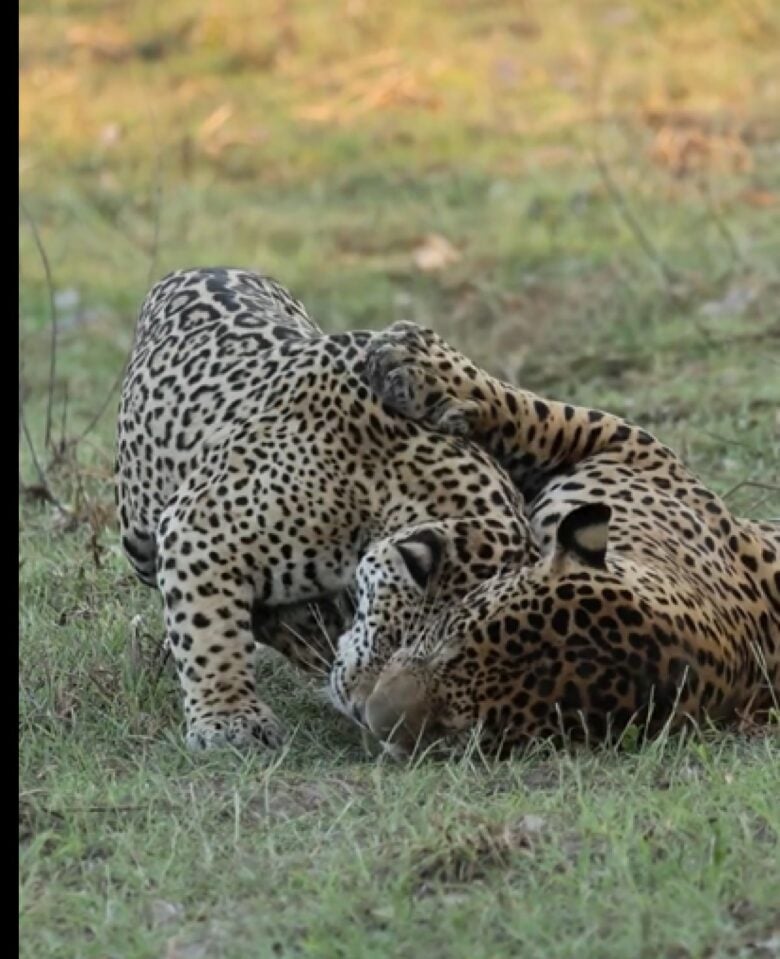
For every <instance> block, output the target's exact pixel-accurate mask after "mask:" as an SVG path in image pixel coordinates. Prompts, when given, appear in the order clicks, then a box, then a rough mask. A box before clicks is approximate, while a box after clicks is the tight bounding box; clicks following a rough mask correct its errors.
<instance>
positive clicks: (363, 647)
mask: <svg viewBox="0 0 780 959" xmlns="http://www.w3.org/2000/svg"><path fill="white" fill-rule="evenodd" d="M367 351H368V365H367V373H366V377H367V382H368V383H369V384H370V385H371V387H372V389H373V390H374V391H375V392H376V393H377V394H378V395H379V396H381V397H382V398H383V399H384V401H385V402H386V403H387V405H388V406H389V407H392V408H393V409H395V410H397V411H398V412H399V413H402V414H403V415H404V416H406V417H407V418H408V419H409V421H410V422H417V423H421V424H425V425H428V426H430V427H431V428H433V429H441V430H444V431H447V430H450V431H452V430H454V431H457V432H458V433H460V434H468V435H470V436H472V437H473V438H474V439H475V440H477V441H478V442H479V443H480V444H481V445H482V446H483V447H484V449H485V450H486V451H488V452H489V453H490V455H491V456H492V457H494V458H495V459H496V460H497V461H498V462H499V463H501V464H502V465H503V466H504V467H505V469H506V470H507V471H508V473H509V475H510V476H511V477H512V479H513V481H514V482H515V483H516V484H517V486H518V488H519V489H520V490H521V492H522V493H523V494H524V496H525V498H526V500H527V502H528V507H527V511H528V516H529V520H530V524H531V529H532V534H533V539H534V540H535V541H536V542H537V543H538V545H539V549H540V553H539V554H538V555H532V554H531V553H528V554H527V560H526V561H521V562H519V563H517V564H515V566H514V568H512V569H506V570H504V571H503V572H502V573H500V574H498V575H496V576H495V577H493V578H491V579H490V580H488V581H485V582H483V583H482V584H481V585H479V586H477V587H476V588H475V589H473V590H472V591H471V592H470V593H469V594H468V595H467V596H466V597H465V598H464V599H463V600H461V601H459V602H456V603H453V604H451V606H448V607H446V608H444V609H442V610H441V611H440V612H438V614H437V615H435V616H434V618H433V620H427V621H426V622H425V624H424V628H420V629H419V630H418V633H417V635H412V636H407V637H406V640H405V643H404V645H403V647H402V648H400V649H399V650H398V651H397V652H396V653H395V654H394V655H393V656H392V657H391V658H390V660H389V661H387V656H386V650H385V648H384V647H383V645H382V643H381V639H382V637H381V634H379V633H378V632H377V630H376V629H374V628H373V624H372V622H371V619H370V615H369V613H368V611H369V610H370V606H371V597H372V595H373V594H375V593H376V591H377V590H378V589H380V588H381V587H382V585H383V584H385V583H388V582H392V581H393V580H394V579H395V578H397V571H396V569H395V567H394V565H393V562H392V555H391V552H390V551H389V550H388V549H387V548H386V545H385V544H383V543H378V544H375V546H374V548H373V549H372V550H371V551H370V552H369V553H368V554H367V556H366V557H365V558H364V559H363V561H362V563H361V564H360V566H359V569H358V575H357V584H358V585H357V605H358V614H357V617H356V620H355V624H354V626H353V628H352V629H351V630H350V631H348V632H347V633H345V634H344V636H343V637H342V638H341V641H340V644H339V657H338V659H337V661H336V662H335V664H334V666H333V669H332V672H331V677H330V691H331V698H332V699H333V701H334V703H335V704H336V706H337V707H338V708H340V709H342V710H343V711H345V712H347V713H348V714H351V715H354V716H359V717H362V719H363V721H364V722H365V723H366V724H367V725H368V726H369V728H370V729H371V730H372V731H373V732H374V733H375V734H376V735H377V736H378V737H379V738H380V739H381V740H384V741H385V742H388V743H389V744H390V747H391V751H396V752H408V751H409V750H410V749H411V748H413V746H414V745H415V744H416V743H425V742H427V741H428V740H430V739H432V738H435V737H447V736H454V737H455V738H456V739H457V738H458V737H457V735H456V734H459V733H460V734H461V738H462V737H463V734H464V733H465V732H466V731H468V730H473V729H475V728H478V727H479V728H481V729H482V737H483V743H484V744H485V745H486V746H487V747H490V748H492V747H495V748H497V749H500V748H501V747H502V746H503V747H511V746H514V745H516V744H523V743H527V742H528V741H530V740H531V739H534V738H537V737H553V738H556V737H557V738H560V737H570V738H575V739H577V738H579V739H586V740H591V741H592V740H597V739H602V738H604V737H609V736H612V735H619V734H620V733H621V731H623V730H625V729H626V728H627V727H628V726H629V725H631V724H636V725H637V726H640V727H644V729H645V730H646V731H647V732H648V733H650V734H652V733H653V732H656V731H658V730H659V729H660V728H662V727H663V726H664V725H667V724H668V725H669V726H670V727H671V726H673V725H674V724H676V723H679V722H682V721H684V717H686V716H687V717H690V718H692V719H693V720H695V721H698V722H702V721H704V720H706V719H708V718H709V719H712V720H717V719H720V718H728V717H733V716H734V715H735V714H736V713H737V712H738V711H739V710H743V709H747V708H749V707H751V706H758V705H764V706H767V705H771V704H772V703H774V705H775V706H777V703H778V700H780V525H777V524H772V523H757V522H751V521H750V520H746V519H738V518H736V517H734V516H732V515H731V513H730V512H729V510H728V508H727V507H726V505H725V504H724V503H723V501H722V500H721V499H720V498H719V497H718V496H717V495H715V493H713V492H712V491H710V490H708V489H706V488H705V487H704V486H703V485H702V484H701V483H700V482H699V481H698V480H697V479H696V478H695V477H694V476H693V475H692V474H691V473H690V472H689V471H688V470H687V469H686V467H685V466H684V465H683V464H682V462H681V461H680V460H679V459H678V457H677V456H676V455H675V454H674V453H673V452H672V451H671V450H670V449H668V448H667V447H666V446H663V445H662V444H661V443H660V442H659V441H658V440H657V439H655V437H653V436H651V435H650V434H649V433H647V432H646V431H645V430H643V429H640V428H638V427H636V426H632V425H630V424H629V423H627V422H625V421H623V420H622V419H619V418H618V417H616V416H612V415H610V414H608V413H604V412H601V411H598V410H593V409H585V408H581V407H576V406H571V405H568V404H566V403H558V402H552V401H550V400H547V399H542V398H540V397H538V396H535V395H533V394H532V393H529V392H527V391H525V390H521V389H516V388H514V387H512V386H509V385H507V384H505V383H502V382H499V381H498V380H496V379H494V378H493V377H491V376H489V375H488V374H487V373H485V372H483V371H481V370H479V369H477V368H476V367H475V366H474V365H473V364H472V363H471V362H469V360H468V359H466V358H465V357H464V356H462V355H460V354H459V353H457V352H456V351H454V350H453V349H451V348H450V347H449V346H448V345H447V344H446V343H445V342H444V341H442V340H441V339H440V338H439V337H438V336H436V334H434V333H432V332H430V331H428V330H425V329H422V328H419V327H416V326H414V325H412V324H406V323H402V324H397V325H395V326H394V327H391V328H390V329H389V330H388V331H387V332H386V333H384V334H379V335H377V336H375V337H373V338H372V339H371V341H370V342H369V343H368V345H367ZM445 547H446V531H445V530H443V529H440V530H438V531H437V530H436V527H435V525H434V526H432V527H431V528H430V529H429V530H428V534H427V543H426V561H425V562H424V563H421V564H420V569H419V570H418V576H417V582H418V584H419V590H420V596H421V597H422V596H423V594H424V593H425V591H428V592H431V591H433V590H435V589H436V588H437V587H440V586H441V585H442V584H443V583H445V582H446V575H447V573H446V571H445V570H443V569H442V566H441V564H440V560H439V558H440V556H441V555H443V551H444V550H445ZM377 642H379V648H380V649H381V653H380V655H379V656H378V660H379V662H380V663H381V665H382V668H381V671H380V672H379V678H378V680H376V679H375V677H376V674H377V670H376V668H374V662H373V653H372V650H373V648H374V645H375V644H376V643H377ZM364 670H367V676H368V679H367V680H366V679H365V678H364V675H363V672H364ZM367 691H368V694H366V693H367Z"/></svg>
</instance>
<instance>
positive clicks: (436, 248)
mask: <svg viewBox="0 0 780 959" xmlns="http://www.w3.org/2000/svg"><path fill="white" fill-rule="evenodd" d="M412 259H413V261H414V265H415V266H416V267H417V269H418V270H422V271H423V272H424V273H434V272H436V271H437V270H443V269H445V268H446V267H448V266H450V265H451V264H453V263H457V262H458V260H460V253H459V252H458V250H456V249H455V247H454V246H453V245H452V244H451V243H450V241H449V240H448V239H447V238H446V237H443V236H441V235H440V234H438V233H429V234H428V236H426V237H425V239H424V240H423V242H422V243H421V244H420V245H419V246H418V247H416V248H415V249H414V251H413V252H412Z"/></svg>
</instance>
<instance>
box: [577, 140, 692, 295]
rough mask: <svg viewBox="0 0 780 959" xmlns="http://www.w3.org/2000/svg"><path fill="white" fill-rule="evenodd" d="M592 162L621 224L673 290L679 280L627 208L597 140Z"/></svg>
mask: <svg viewBox="0 0 780 959" xmlns="http://www.w3.org/2000/svg"><path fill="white" fill-rule="evenodd" d="M593 160H594V162H595V164H596V169H597V170H598V171H599V175H600V176H601V179H602V181H603V183H604V186H605V187H606V188H607V192H608V193H609V195H610V198H611V199H612V202H613V204H614V205H615V209H616V210H617V211H618V213H619V214H620V216H621V217H622V219H623V222H624V223H625V224H626V226H627V227H628V228H629V230H631V232H632V233H633V235H634V238H635V239H636V241H637V243H639V245H640V247H641V248H642V250H643V251H644V253H645V255H646V256H647V258H648V259H649V260H650V261H651V263H652V264H653V265H654V266H655V268H656V270H657V271H658V274H659V275H660V277H661V279H662V280H663V281H664V283H665V284H666V286H667V287H668V288H669V289H671V288H673V287H674V285H675V283H676V282H677V281H678V279H679V278H678V276H677V274H676V273H675V272H674V270H672V268H671V267H670V266H669V265H668V263H667V262H666V261H665V260H664V258H663V257H662V256H661V254H660V252H659V251H658V249H657V247H656V246H655V244H654V243H653V241H652V240H651V239H650V237H649V236H648V235H647V233H646V232H645V229H644V227H643V226H642V224H641V223H640V221H639V218H638V217H637V216H636V214H635V213H634V211H633V210H632V209H631V207H630V206H629V204H628V201H627V200H626V198H625V196H624V194H623V191H622V190H621V189H620V187H619V186H618V185H617V182H616V181H615V179H614V177H613V176H612V173H611V171H610V169H609V167H608V165H607V162H606V160H605V159H604V156H603V154H602V153H601V147H600V145H599V142H598V140H597V139H596V140H594V143H593Z"/></svg>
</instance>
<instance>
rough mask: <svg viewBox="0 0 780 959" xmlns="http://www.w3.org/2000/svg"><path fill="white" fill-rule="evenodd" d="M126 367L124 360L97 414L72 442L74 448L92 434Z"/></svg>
mask: <svg viewBox="0 0 780 959" xmlns="http://www.w3.org/2000/svg"><path fill="white" fill-rule="evenodd" d="M126 365H127V360H125V362H124V363H123V364H122V368H121V369H120V370H119V373H118V374H117V376H116V379H115V380H114V382H113V383H112V384H111V389H110V390H109V391H108V395H107V396H106V398H105V399H104V400H103V402H102V403H101V404H100V406H99V407H98V410H97V412H96V413H95V414H94V415H93V417H92V419H91V420H90V421H89V423H87V425H86V427H85V428H84V429H83V430H82V431H81V433H79V435H78V436H77V437H76V439H75V440H74V441H73V445H74V446H76V445H77V444H78V443H80V442H81V441H82V440H83V439H84V438H85V437H86V436H87V435H88V434H89V433H91V432H92V430H93V429H94V428H95V427H96V426H97V424H98V422H99V421H100V418H101V417H102V416H103V414H104V413H105V412H106V410H107V409H108V404H109V403H110V402H111V397H112V396H113V395H114V393H116V391H117V389H118V387H119V384H120V383H121V382H122V377H123V376H124V373H125V367H126Z"/></svg>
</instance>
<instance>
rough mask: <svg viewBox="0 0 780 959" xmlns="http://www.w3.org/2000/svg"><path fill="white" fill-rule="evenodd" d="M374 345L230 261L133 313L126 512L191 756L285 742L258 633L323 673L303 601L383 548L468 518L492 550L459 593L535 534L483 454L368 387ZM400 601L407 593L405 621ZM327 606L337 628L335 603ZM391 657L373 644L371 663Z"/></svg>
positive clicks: (323, 660)
mask: <svg viewBox="0 0 780 959" xmlns="http://www.w3.org/2000/svg"><path fill="white" fill-rule="evenodd" d="M371 339H372V334H370V333H344V334H338V335H332V336H326V335H323V334H321V333H320V332H319V331H318V329H317V327H316V326H315V325H314V323H313V322H312V321H311V320H310V319H309V317H308V316H307V314H306V312H305V310H304V308H303V306H302V305H301V304H300V303H299V302H298V301H297V300H295V299H294V298H293V297H292V296H291V295H290V294H289V293H288V292H287V291H286V290H284V289H283V288H282V287H281V286H279V285H278V284H277V283H275V282H274V281H273V280H271V279H269V278H266V277H261V276H257V275H255V274H252V273H248V272H244V271H239V270H225V269H211V270H183V271H179V272H177V273H173V274H171V275H169V276H167V277H165V278H164V279H163V280H161V281H160V282H159V283H158V284H157V285H156V286H155V287H154V288H153V289H152V290H151V291H150V293H149V294H148V296H147V298H146V300H145V302H144V304H143V306H142V309H141V315H140V318H139V323H138V329H137V334H136V340H135V345H134V349H133V353H132V357H131V360H130V364H129V366H128V369H127V372H126V375H125V379H124V384H123V388H122V397H121V405H120V412H119V421H118V437H117V460H116V479H117V483H116V489H117V504H118V513H119V520H120V527H121V534H122V545H123V547H124V550H125V552H126V554H127V556H128V558H129V560H130V561H131V563H132V564H133V567H134V569H135V570H136V572H137V574H138V576H139V577H140V578H141V579H142V580H143V582H145V583H147V584H149V585H157V586H158V587H159V590H160V592H161V593H162V597H163V601H164V609H165V620H166V631H167V640H168V642H169V645H170V648H171V650H172V652H173V658H174V661H175V663H176V667H177V671H178V675H179V678H180V681H181V685H182V688H183V692H184V708H185V716H186V721H187V741H188V743H189V744H190V745H191V746H193V747H196V748H201V747H211V746H216V745H220V744H222V743H225V742H229V743H233V744H236V745H244V744H247V743H252V744H265V745H274V744H276V743H277V742H278V741H279V737H280V730H279V726H278V723H277V721H276V719H275V718H274V716H273V713H272V712H271V710H270V709H269V708H268V706H266V705H265V704H264V703H262V702H261V701H260V700H259V699H258V697H257V695H256V690H255V673H254V667H253V655H254V651H255V645H256V642H257V641H260V642H264V643H267V644H269V645H273V646H275V647H276V648H278V649H280V650H281V651H282V652H284V653H285V654H286V655H288V656H289V657H290V658H292V659H293V660H294V661H297V662H298V663H299V664H301V665H304V666H309V667H315V666H316V665H317V664H320V665H324V666H325V667H329V666H330V665H331V661H332V658H333V655H332V652H331V649H330V647H329V644H328V642H327V638H325V639H323V637H322V631H321V630H319V629H318V628H316V624H314V623H313V622H312V620H311V617H310V616H309V614H308V613H307V611H306V608H305V604H306V603H307V602H309V601H317V602H320V603H321V602H322V601H323V600H326V601H328V600H332V601H333V603H334V604H338V602H339V598H340V597H341V596H342V595H343V591H344V590H345V589H346V588H347V587H348V586H349V585H350V584H351V582H352V580H353V577H354V573H355V569H356V566H357V564H358V561H359V559H360V558H361V556H362V555H363V554H364V552H365V551H366V550H367V549H368V547H369V546H370V545H371V543H372V542H374V541H375V540H377V539H383V538H384V537H387V536H389V535H391V534H394V533H396V532H397V531H399V530H402V529H405V528H407V527H408V528H410V530H409V532H408V533H407V534H406V535H405V539H406V541H407V542H413V541H414V536H415V535H416V536H418V537H420V536H421V537H422V538H423V539H424V538H425V535H426V533H425V527H424V526H422V527H421V526H420V524H426V523H431V522H432V521H439V520H447V521H450V520H452V519H455V518H457V519H459V520H461V521H462V522H463V523H464V524H465V525H466V526H467V527H468V526H469V524H470V532H469V536H471V537H472V538H474V537H476V538H477V539H479V540H480V548H484V549H483V551H487V550H488V549H489V550H490V559H489V560H486V559H478V560H474V561H472V562H470V563H468V564H466V565H465V566H464V570H465V571H466V575H464V576H461V577H460V578H459V579H457V580H453V583H452V585H451V586H450V585H448V587H447V588H448V589H451V590H455V591H456V593H452V594H451V595H456V594H457V591H458V590H459V591H460V594H462V593H463V592H464V591H465V590H466V589H468V588H470V587H471V586H473V585H474V583H476V582H477V581H478V579H479V578H484V576H486V575H492V574H494V573H495V572H497V570H498V569H500V568H501V567H502V565H503V564H504V563H503V560H502V556H503V555H504V554H506V555H515V554H516V553H517V552H518V551H519V550H521V549H522V548H523V544H524V543H525V542H526V541H527V524H526V523H525V520H524V517H523V514H522V509H521V505H522V504H521V502H520V500H519V497H518V495H517V492H516V491H515V490H514V488H513V486H512V484H511V482H510V480H509V478H508V477H507V475H506V473H505V472H504V471H503V469H501V468H500V467H499V466H497V465H496V464H495V463H494V462H493V461H492V459H491V458H490V457H489V455H488V454H486V453H485V452H484V451H483V450H481V449H480V448H479V447H478V446H476V445H475V444H472V443H471V442H468V441H464V440H461V439H455V438H453V437H449V436H445V435H443V434H441V433H436V432H432V431H430V430H428V429H427V428H426V427H425V426H423V425H421V424H419V423H416V422H413V421H412V420H409V419H407V418H405V417H403V416H400V415H398V414H397V413H395V412H393V411H392V410H390V409H388V408H387V407H386V406H384V405H383V404H382V403H381V402H380V401H379V400H378V399H377V397H376V395H375V394H374V393H373V392H372V391H371V390H370V389H369V387H368V386H367V385H366V384H365V382H364V381H363V380H362V379H361V374H362V372H363V368H364V362H365V349H366V346H367V344H368V343H369V342H370V341H371ZM411 550H412V547H409V548H408V549H407V553H406V555H407V556H410V557H411V556H412V551H411ZM408 575H410V576H411V575H412V573H409V574H408ZM390 598H391V599H393V598H392V597H390ZM417 599H418V597H417V596H416V595H415V597H414V600H415V603H417ZM402 604H403V597H402V595H401V594H400V593H399V594H398V596H396V597H395V598H394V599H393V610H394V611H395V615H396V618H397V620H398V621H400V620H401V619H402V618H403V616H404V613H403V610H402V609H401V606H402ZM329 608H330V609H332V610H334V615H333V617H332V622H333V623H337V622H338V620H339V616H340V615H341V614H342V612H343V609H342V608H341V607H339V606H338V605H334V606H331V607H327V606H326V609H329ZM385 608H386V609H387V608H388V607H387V605H386V606H385ZM388 615H389V614H388ZM302 634H306V635H302ZM392 651H393V650H392V649H390V648H389V647H386V646H385V647H381V644H377V645H375V646H374V647H373V649H372V656H373V663H374V664H375V665H376V664H378V663H380V661H381V659H382V657H388V656H389V655H390V653H391V652H392ZM358 662H359V663H360V658H359V657H358Z"/></svg>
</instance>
